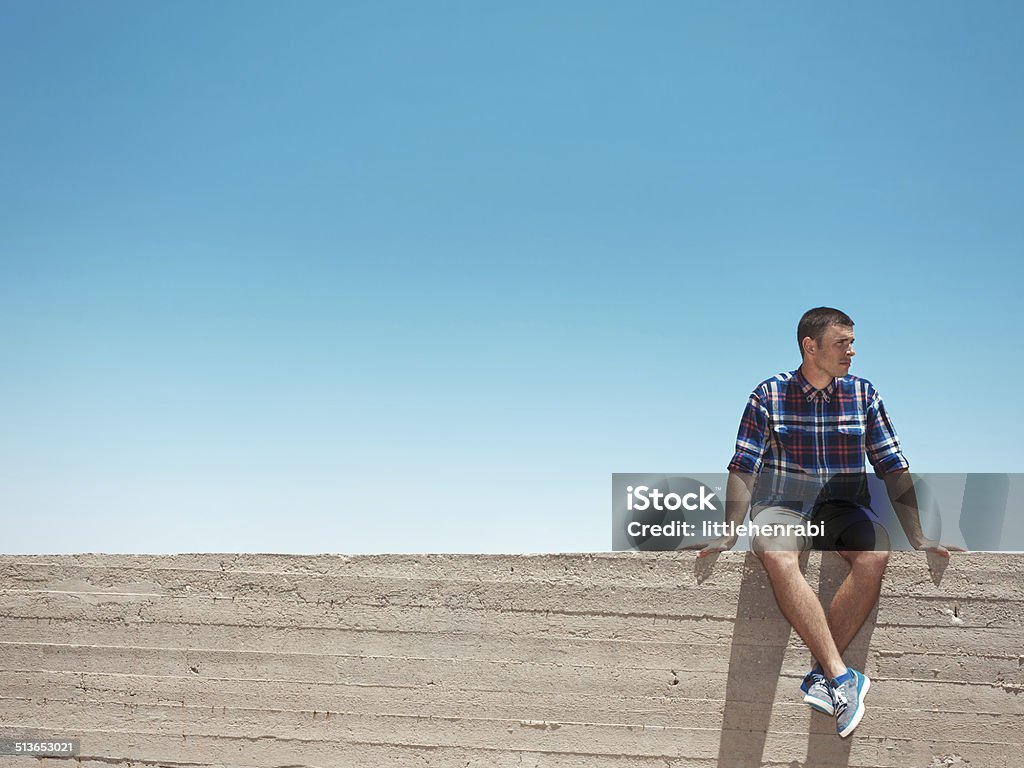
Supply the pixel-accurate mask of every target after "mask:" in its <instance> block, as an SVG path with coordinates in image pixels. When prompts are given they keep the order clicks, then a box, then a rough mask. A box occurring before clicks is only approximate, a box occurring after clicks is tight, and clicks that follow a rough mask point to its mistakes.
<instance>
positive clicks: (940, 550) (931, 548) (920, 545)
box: [914, 539, 967, 557]
mask: <svg viewBox="0 0 1024 768" xmlns="http://www.w3.org/2000/svg"><path fill="white" fill-rule="evenodd" d="M914 549H917V550H921V551H924V552H934V553H935V554H936V555H941V556H942V557H949V556H950V554H952V553H953V552H966V551H967V550H966V549H964V548H963V547H959V546H957V545H956V544H940V543H939V540H938V539H921V540H920V541H918V542H916V543H915V544H914Z"/></svg>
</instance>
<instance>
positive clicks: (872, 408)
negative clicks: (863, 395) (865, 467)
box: [867, 392, 910, 477]
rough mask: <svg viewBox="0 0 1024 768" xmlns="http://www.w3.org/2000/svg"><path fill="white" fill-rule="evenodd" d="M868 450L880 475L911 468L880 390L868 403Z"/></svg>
mask: <svg viewBox="0 0 1024 768" xmlns="http://www.w3.org/2000/svg"><path fill="white" fill-rule="evenodd" d="M867 451H868V460H870V461H871V466H872V467H874V468H875V472H876V473H877V474H878V476H879V477H883V476H884V475H887V474H889V473H890V472H895V471H896V470H898V469H909V468H910V462H909V461H907V459H906V457H905V456H904V455H903V452H902V451H901V450H900V439H899V438H898V437H897V436H896V430H895V428H894V427H893V425H892V421H891V420H890V419H889V414H888V413H886V410H885V404H884V403H883V402H882V396H881V395H879V394H878V392H874V393H873V396H872V398H871V402H870V403H869V405H868V413H867Z"/></svg>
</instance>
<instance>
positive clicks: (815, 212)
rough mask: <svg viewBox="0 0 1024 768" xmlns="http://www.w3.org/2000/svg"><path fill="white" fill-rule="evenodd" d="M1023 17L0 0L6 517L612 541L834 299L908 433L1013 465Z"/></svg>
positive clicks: (0, 382) (262, 548)
mask: <svg viewBox="0 0 1024 768" xmlns="http://www.w3.org/2000/svg"><path fill="white" fill-rule="evenodd" d="M1022 24H1024V7H1022V6H1021V4H1019V3H1016V2H985V3H965V2H901V3H880V2H879V3H873V2H858V3H838V2H833V3H817V2H791V3H761V2H750V3H697V2H685V3H680V2H643V3H627V2H616V3H611V2H596V1H594V0H587V1H586V2H569V1H568V0H564V1H559V2H547V1H545V2H519V3H499V2H477V1H473V2H469V1H467V2H447V1H444V0H433V1H432V2H429V3H424V2H413V1H412V0H410V1H409V2H386V1H382V2H359V3H354V2H323V3H315V2H303V3H284V2H280V3H266V2H235V3H228V2H217V3H207V2H173V3H172V2H163V3H154V2H150V3H139V2H109V1H106V2H103V1H98V2H90V3H81V2H53V1H43V2H39V1H37V0H7V1H6V2H4V3H3V4H2V5H0V72H2V73H3V74H2V75H0V97H2V104H3V118H2V120H0V141H2V146H3V161H2V163H0V268H2V271H0V323H2V327H3V332H2V333H0V354H2V356H3V373H2V375H0V402H2V404H3V405H2V410H0V414H2V418H3V424H2V428H0V509H2V515H3V522H4V536H3V538H2V539H0V551H3V552H8V553H24V552H78V551H93V552H153V553H160V552H176V551H185V552H194V551H225V552H230V551H255V552H308V553H319V552H345V553H364V552H424V551H435V552H442V551H448V552H546V551H574V552H575V551H590V550H606V549H608V548H609V546H610V541H611V530H610V527H611V498H610V491H611V474H612V473H613V472H699V471H704V472H708V471H724V467H725V465H726V463H727V462H728V460H729V458H730V455H731V451H732V442H733V440H734V438H735V434H736V426H737V423H738V419H739V416H740V413H741V411H742V408H743V404H744V402H745V399H746V397H747V395H748V394H749V392H750V391H751V389H752V388H753V387H754V385H755V384H757V382H758V381H760V380H762V379H764V378H766V377H768V376H770V375H772V374H774V373H777V372H779V371H783V370H790V369H793V368H795V367H796V366H797V365H798V364H799V356H798V352H797V345H796V340H795V326H796V321H797V319H798V318H799V316H800V314H801V313H802V312H803V311H804V310H805V309H808V308H809V307H812V306H817V305H822V304H825V305H832V306H838V307H839V308H841V309H844V310H845V311H846V312H848V313H849V314H850V315H851V316H852V317H853V319H854V320H855V321H856V332H857V349H858V352H859V354H858V356H857V359H856V361H855V362H854V366H853V370H852V373H854V374H856V375H860V376H864V377H867V378H869V379H871V380H872V381H873V382H874V383H875V385H876V386H877V387H878V389H879V390H880V391H881V393H882V394H883V396H884V398H885V400H886V404H887V406H888V409H889V412H890V414H891V415H892V417H893V421H894V423H895V425H896V427H897V430H898V431H899V433H900V436H901V438H902V440H903V445H904V449H905V452H906V454H907V457H908V458H909V459H910V461H911V465H912V468H913V469H915V470H918V471H922V472H925V471H927V472H937V471H951V472H973V471H1024V448H1022V444H1021V435H1022V434H1024V423H1022V421H1024V419H1022V415H1021V404H1020V398H1021V396H1020V393H1019V392H1018V391H1017V386H1018V385H1019V383H1020V382H1021V380H1022V374H1024V363H1022V359H1021V358H1022V355H1021V349H1022V346H1024V345H1022V341H1021V336H1022V332H1024V308H1022V305H1021V288H1020V285H1021V281H1022V278H1024V267H1022V266H1021V257H1022V255H1024V216H1021V201H1022V199H1024V189H1022V187H1024V139H1022V137H1024V92H1022V91H1024V54H1022V52H1021V45H1020V30H1021V28H1022ZM1015 212H1016V213H1015Z"/></svg>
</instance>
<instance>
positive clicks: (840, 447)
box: [729, 369, 910, 509]
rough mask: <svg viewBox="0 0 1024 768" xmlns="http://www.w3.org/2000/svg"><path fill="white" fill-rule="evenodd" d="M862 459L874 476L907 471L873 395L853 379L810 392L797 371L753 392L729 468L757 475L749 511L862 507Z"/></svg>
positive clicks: (861, 381)
mask: <svg viewBox="0 0 1024 768" xmlns="http://www.w3.org/2000/svg"><path fill="white" fill-rule="evenodd" d="M865 458H866V459H867V460H868V461H870V462H871V466H872V467H873V468H874V470H875V472H876V473H877V474H878V475H879V476H882V475H885V474H888V473H889V472H892V471H894V470H898V469H907V468H909V467H910V463H909V462H908V461H907V460H906V458H905V457H904V456H903V453H902V452H901V451H900V442H899V438H897V437H896V431H895V430H894V429H893V426H892V422H891V421H890V420H889V416H888V414H887V413H886V411H885V406H884V405H883V404H882V397H881V395H879V394H878V391H877V390H876V389H875V388H874V386H872V384H871V382H870V381H868V380H867V379H861V378H858V377H856V376H844V377H843V378H841V379H838V378H837V379H833V380H832V382H831V383H830V384H829V385H828V386H827V387H825V388H824V389H815V388H814V387H813V386H811V384H810V382H808V381H807V379H805V378H804V376H803V374H802V373H801V372H800V370H799V369H797V370H795V371H790V372H789V373H780V374H778V375H777V376H773V377H772V378H770V379H768V380H766V381H763V382H761V383H760V384H759V385H758V386H757V388H756V389H754V392H753V393H752V394H751V395H750V399H749V400H748V401H747V407H746V409H745V410H744V411H743V417H742V418H741V420H740V428H739V434H738V435H737V436H736V453H735V454H734V455H733V457H732V461H730V462H729V470H730V471H735V472H745V473H748V474H756V475H758V481H757V484H756V485H755V488H754V496H753V500H752V504H753V505H754V506H760V507H764V506H769V505H773V504H782V505H784V506H789V507H795V508H798V509H806V508H807V506H808V502H812V505H813V503H814V502H820V501H823V500H836V499H842V500H844V501H851V502H853V503H856V504H860V505H861V506H870V502H871V499H870V494H869V493H868V489H867V464H866V462H865Z"/></svg>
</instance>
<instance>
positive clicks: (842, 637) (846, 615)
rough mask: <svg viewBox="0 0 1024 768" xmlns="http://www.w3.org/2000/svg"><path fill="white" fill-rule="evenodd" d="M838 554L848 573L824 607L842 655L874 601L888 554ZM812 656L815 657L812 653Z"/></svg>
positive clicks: (878, 590) (816, 656)
mask: <svg viewBox="0 0 1024 768" xmlns="http://www.w3.org/2000/svg"><path fill="white" fill-rule="evenodd" d="M839 554H840V555H842V556H843V557H844V558H845V559H846V560H847V561H848V562H849V563H850V572H849V573H848V574H846V578H845V579H843V583H842V584H840V585H839V589H838V590H837V591H836V594H835V597H833V598H832V604H831V605H830V606H829V609H828V626H829V629H830V630H831V633H832V640H833V642H834V643H835V646H836V649H837V650H838V651H839V653H840V654H842V653H843V652H844V651H846V649H847V647H849V645H850V643H851V642H852V641H853V638H854V637H855V636H856V635H857V632H858V631H859V630H860V628H861V626H862V625H863V624H864V621H865V620H866V619H867V617H868V615H869V614H870V613H871V609H872V608H873V607H874V605H875V602H876V601H877V600H878V595H879V593H880V592H881V591H882V575H883V574H884V573H885V566H886V564H887V563H888V562H889V553H888V552H887V551H882V552H874V551H864V552H851V551H840V552H839ZM811 653H814V651H813V650H812V651H811ZM814 657H815V658H816V659H817V658H819V657H818V655H817V654H816V653H815V654H814ZM819 663H820V662H819ZM822 666H824V665H822Z"/></svg>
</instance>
